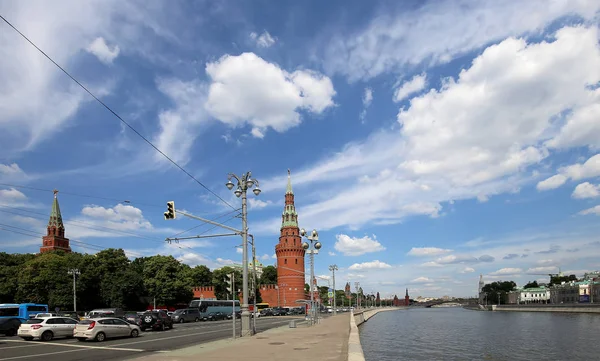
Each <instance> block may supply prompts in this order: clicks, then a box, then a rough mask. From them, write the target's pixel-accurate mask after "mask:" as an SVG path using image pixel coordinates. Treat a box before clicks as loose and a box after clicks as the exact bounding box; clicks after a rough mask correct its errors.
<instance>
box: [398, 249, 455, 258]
mask: <svg viewBox="0 0 600 361" xmlns="http://www.w3.org/2000/svg"><path fill="white" fill-rule="evenodd" d="M449 252H452V250H451V249H444V248H437V247H413V248H411V249H410V251H408V253H407V254H408V255H410V256H417V257H424V256H438V255H440V254H444V253H449Z"/></svg>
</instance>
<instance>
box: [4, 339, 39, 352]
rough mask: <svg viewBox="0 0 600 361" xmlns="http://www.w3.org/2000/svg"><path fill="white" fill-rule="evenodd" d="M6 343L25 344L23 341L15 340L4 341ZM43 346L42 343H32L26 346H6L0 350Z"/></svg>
mask: <svg viewBox="0 0 600 361" xmlns="http://www.w3.org/2000/svg"><path fill="white" fill-rule="evenodd" d="M5 341H8V342H19V343H25V341H17V340H5ZM41 345H44V344H43V343H33V342H28V344H27V345H23V346H8V347H0V350H8V349H12V348H19V347H30V346H41Z"/></svg>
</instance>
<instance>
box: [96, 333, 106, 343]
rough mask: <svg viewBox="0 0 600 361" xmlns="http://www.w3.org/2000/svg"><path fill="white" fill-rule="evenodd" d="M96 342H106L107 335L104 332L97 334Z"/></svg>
mask: <svg viewBox="0 0 600 361" xmlns="http://www.w3.org/2000/svg"><path fill="white" fill-rule="evenodd" d="M95 340H96V341H97V342H102V341H104V340H106V335H105V334H104V332H98V333H97V334H96V337H95Z"/></svg>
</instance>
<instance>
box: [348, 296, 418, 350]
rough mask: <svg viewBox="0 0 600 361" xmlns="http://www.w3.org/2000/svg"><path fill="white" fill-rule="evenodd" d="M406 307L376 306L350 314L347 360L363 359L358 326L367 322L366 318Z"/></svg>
mask: <svg viewBox="0 0 600 361" xmlns="http://www.w3.org/2000/svg"><path fill="white" fill-rule="evenodd" d="M405 308H407V307H386V308H376V309H372V310H368V311H355V312H353V313H352V315H351V316H350V336H349V337H348V361H365V355H364V353H363V349H362V346H361V344H360V336H359V334H358V326H360V325H361V324H363V323H365V322H367V320H368V319H369V318H371V317H373V316H375V315H376V314H378V313H379V312H384V311H395V310H402V309H405Z"/></svg>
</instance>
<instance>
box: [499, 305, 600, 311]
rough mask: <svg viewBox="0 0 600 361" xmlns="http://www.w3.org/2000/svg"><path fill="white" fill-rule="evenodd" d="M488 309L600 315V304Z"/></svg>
mask: <svg viewBox="0 0 600 361" xmlns="http://www.w3.org/2000/svg"><path fill="white" fill-rule="evenodd" d="M487 307H488V309H489V310H490V311H513V312H565V313H600V304H581V303H574V304H560V305H552V304H550V305H543V304H536V305H500V306H498V305H492V306H487Z"/></svg>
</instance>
